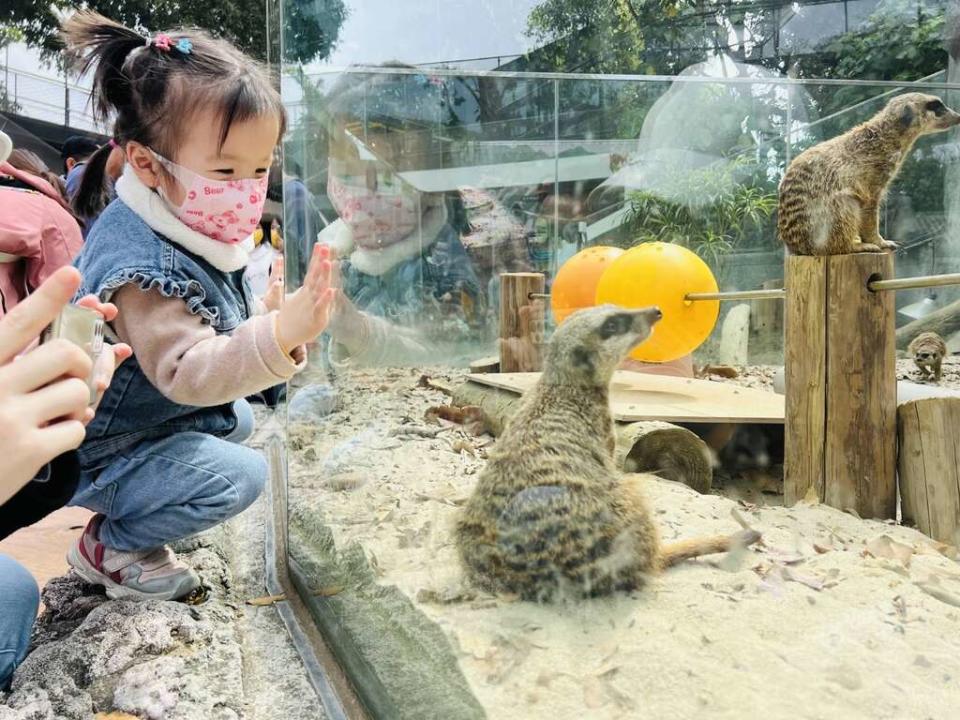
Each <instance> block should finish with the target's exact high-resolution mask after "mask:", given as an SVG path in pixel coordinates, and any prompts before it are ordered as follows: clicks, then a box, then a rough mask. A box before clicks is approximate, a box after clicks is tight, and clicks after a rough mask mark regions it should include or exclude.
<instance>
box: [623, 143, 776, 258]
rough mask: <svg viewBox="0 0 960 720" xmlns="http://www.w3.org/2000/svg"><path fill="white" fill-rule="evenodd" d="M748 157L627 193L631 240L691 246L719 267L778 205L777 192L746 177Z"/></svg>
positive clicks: (629, 242) (628, 242) (631, 242)
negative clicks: (658, 186) (651, 187)
mask: <svg viewBox="0 0 960 720" xmlns="http://www.w3.org/2000/svg"><path fill="white" fill-rule="evenodd" d="M750 169H751V168H750V166H749V163H748V162H747V161H742V160H734V161H730V162H723V163H720V164H715V165H711V166H709V167H708V168H704V169H698V170H692V171H687V172H678V173H677V174H676V175H675V176H674V177H672V178H670V179H669V180H668V182H667V183H665V184H664V185H663V186H662V187H661V188H660V189H658V190H656V191H651V190H640V191H633V192H629V193H628V194H627V202H628V204H629V213H628V216H627V223H626V225H627V229H628V233H627V234H626V236H625V237H626V238H627V239H626V240H624V241H621V243H620V244H621V245H623V246H626V247H632V246H634V245H638V244H640V243H642V242H649V241H654V240H656V241H660V242H669V243H676V244H678V245H682V246H684V247H687V248H690V249H691V250H693V251H694V252H696V253H697V254H698V255H700V256H701V257H702V258H704V260H706V261H707V262H708V263H710V264H711V266H717V265H719V264H720V263H721V261H722V259H723V257H724V256H725V255H727V254H728V253H730V252H731V251H732V250H733V249H734V247H735V246H736V245H737V244H738V243H739V242H740V241H741V239H742V238H744V237H745V236H747V235H748V234H750V233H752V232H754V231H756V230H758V229H760V228H761V227H762V226H763V224H764V222H765V221H766V220H767V219H768V218H770V216H771V215H772V214H773V211H774V210H775V209H776V207H777V194H776V192H775V191H774V190H773V189H772V188H771V187H769V186H768V185H765V184H763V183H756V182H754V181H752V180H748V181H746V182H744V181H742V180H741V179H742V178H744V176H745V175H746V174H747V173H749V171H750Z"/></svg>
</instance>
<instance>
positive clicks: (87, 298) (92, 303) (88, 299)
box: [77, 295, 119, 322]
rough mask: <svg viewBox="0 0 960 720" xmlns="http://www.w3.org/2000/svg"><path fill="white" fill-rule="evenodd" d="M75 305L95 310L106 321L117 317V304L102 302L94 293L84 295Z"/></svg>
mask: <svg viewBox="0 0 960 720" xmlns="http://www.w3.org/2000/svg"><path fill="white" fill-rule="evenodd" d="M77 305H79V306H80V307H85V308H87V309H88V310H95V311H96V312H98V313H100V314H101V315H102V316H103V319H104V320H105V321H107V322H113V321H114V320H116V318H117V313H118V312H119V311H118V310H117V306H116V305H114V304H113V303H102V302H100V299H99V298H98V297H97V296H96V295H84V296H83V297H82V298H80V299H79V300H77Z"/></svg>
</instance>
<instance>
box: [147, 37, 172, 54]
mask: <svg viewBox="0 0 960 720" xmlns="http://www.w3.org/2000/svg"><path fill="white" fill-rule="evenodd" d="M172 44H173V40H171V39H170V36H169V35H167V34H166V33H157V34H156V35H155V36H154V37H153V39H152V40H150V39H148V40H147V45H153V46H154V47H155V48H156V49H157V50H162V51H163V52H170V46H171V45H172Z"/></svg>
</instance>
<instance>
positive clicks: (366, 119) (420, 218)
mask: <svg viewBox="0 0 960 720" xmlns="http://www.w3.org/2000/svg"><path fill="white" fill-rule="evenodd" d="M328 109H329V111H330V113H331V115H332V117H333V127H332V133H331V142H330V166H329V173H328V180H327V193H328V195H329V197H330V201H331V203H332V205H333V207H334V209H335V210H336V211H337V213H338V214H339V216H340V219H339V220H337V221H336V222H334V223H332V224H331V225H329V226H328V227H327V228H325V229H324V230H323V232H321V233H320V235H319V238H318V241H319V242H320V243H324V244H328V245H330V246H331V247H332V248H333V250H334V252H335V253H336V254H337V255H338V256H340V257H341V258H343V262H342V290H343V292H342V294H341V296H340V297H339V299H338V304H337V307H338V309H337V311H336V312H335V313H334V315H333V316H332V317H331V321H330V327H329V332H330V335H331V338H332V340H333V351H334V352H333V355H334V357H335V358H336V359H343V358H346V357H351V358H353V359H355V360H357V361H359V362H363V363H366V364H370V363H373V364H375V363H382V362H414V361H416V360H417V359H418V358H420V359H425V358H427V357H430V355H431V353H435V352H436V344H435V340H437V339H439V338H440V337H441V336H444V338H445V339H450V338H451V336H453V337H457V336H458V335H459V336H461V337H466V336H467V335H469V332H470V330H471V328H476V327H477V326H478V324H479V323H480V322H482V319H483V317H484V304H485V298H484V297H483V296H482V294H481V288H480V283H479V281H478V279H477V275H476V272H475V270H474V268H473V266H472V264H471V261H470V258H469V256H468V255H467V252H466V250H465V249H464V246H463V243H462V242H461V237H460V236H461V234H462V233H463V232H465V231H466V230H467V223H466V218H465V212H464V208H463V203H462V200H461V198H460V196H459V194H457V193H452V194H450V195H447V194H445V193H425V192H420V191H418V190H417V189H416V188H414V187H413V186H411V185H410V184H409V183H408V182H406V181H405V180H403V179H402V178H401V177H400V176H399V173H401V172H404V171H407V170H421V169H425V168H431V167H439V166H440V165H441V161H442V154H443V152H442V146H441V142H442V141H441V140H440V139H438V138H437V137H435V135H434V129H435V127H434V126H435V125H436V118H437V117H438V116H439V113H440V112H441V109H442V105H441V95H440V91H439V89H438V87H437V85H436V84H435V83H431V82H430V81H429V80H428V79H427V78H425V77H424V76H422V75H419V74H402V73H401V74H395V73H390V72H389V71H385V72H384V74H380V75H377V74H373V75H370V74H352V73H351V74H347V75H345V76H344V77H343V78H342V79H341V81H340V83H339V84H338V85H337V86H335V87H334V89H333V90H332V91H331V94H330V95H329V96H328ZM451 331H453V332H451ZM431 332H432V333H434V334H433V336H432V337H431V334H430V333H431Z"/></svg>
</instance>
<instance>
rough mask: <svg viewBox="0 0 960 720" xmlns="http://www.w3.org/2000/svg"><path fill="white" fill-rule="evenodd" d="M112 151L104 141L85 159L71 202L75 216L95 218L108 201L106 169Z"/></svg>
mask: <svg viewBox="0 0 960 720" xmlns="http://www.w3.org/2000/svg"><path fill="white" fill-rule="evenodd" d="M112 152H113V146H112V145H110V144H109V143H106V144H104V145H103V147H101V148H100V149H99V150H97V151H96V152H95V153H94V154H93V155H91V156H90V159H89V160H87V166H86V167H85V168H84V169H83V175H81V177H80V187H79V188H77V192H76V193H75V194H74V196H73V200H72V202H71V205H72V206H73V212H74V213H76V215H77V217H81V218H87V219H90V218H95V217H96V216H97V215H99V214H100V213H101V212H103V209H104V208H105V207H106V206H107V204H108V203H109V202H110V182H109V180H108V178H107V173H106V169H107V161H108V160H109V159H110V153H112Z"/></svg>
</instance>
